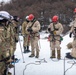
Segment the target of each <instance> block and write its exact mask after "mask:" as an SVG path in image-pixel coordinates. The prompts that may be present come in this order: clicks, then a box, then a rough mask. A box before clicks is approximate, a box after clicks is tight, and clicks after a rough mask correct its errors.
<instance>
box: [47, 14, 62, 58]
mask: <svg viewBox="0 0 76 75" xmlns="http://www.w3.org/2000/svg"><path fill="white" fill-rule="evenodd" d="M48 31H49V32H50V47H51V57H50V58H56V55H55V54H56V51H55V50H57V59H60V58H61V47H60V43H61V40H60V39H61V37H60V34H61V33H62V32H63V26H62V24H61V23H59V22H58V16H56V15H55V16H53V18H52V23H51V24H50V25H49V27H48Z"/></svg>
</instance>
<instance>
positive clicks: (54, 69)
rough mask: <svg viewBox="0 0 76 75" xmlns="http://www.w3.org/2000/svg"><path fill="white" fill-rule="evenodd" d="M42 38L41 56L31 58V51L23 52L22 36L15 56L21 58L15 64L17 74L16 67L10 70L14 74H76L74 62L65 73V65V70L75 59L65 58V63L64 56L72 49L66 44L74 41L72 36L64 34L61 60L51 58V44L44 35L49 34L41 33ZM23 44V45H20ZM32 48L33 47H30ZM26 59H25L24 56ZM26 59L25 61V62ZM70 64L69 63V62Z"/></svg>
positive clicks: (40, 43) (40, 42) (40, 44)
mask: <svg viewBox="0 0 76 75" xmlns="http://www.w3.org/2000/svg"><path fill="white" fill-rule="evenodd" d="M40 34H41V35H40V36H41V39H40V41H39V46H40V57H39V58H38V59H37V58H35V57H33V58H29V57H28V56H29V55H30V53H27V54H22V51H23V37H22V36H20V37H19V38H20V42H19V43H17V49H16V52H15V57H17V58H19V59H20V62H19V63H16V64H15V74H14V69H13V68H12V69H10V72H12V75H76V65H75V64H74V65H73V67H72V68H71V69H69V70H68V71H66V73H64V66H65V70H67V69H68V68H70V67H71V65H72V64H71V63H73V62H74V61H75V60H74V61H73V60H69V59H68V60H65V65H64V60H63V59H64V57H65V53H66V52H70V51H71V50H68V49H67V47H66V45H67V43H68V42H70V41H72V38H69V36H68V35H66V36H64V40H63V41H62V44H61V47H62V49H61V60H59V61H58V60H57V59H54V60H51V59H50V51H51V50H50V44H49V41H48V40H47V39H43V38H44V37H47V36H48V34H46V33H45V34H44V33H40ZM20 46H21V47H20ZM30 48H31V47H30ZM22 55H23V57H24V60H23V57H22ZM23 61H25V63H23ZM68 62H69V63H70V62H71V63H70V64H69V63H68Z"/></svg>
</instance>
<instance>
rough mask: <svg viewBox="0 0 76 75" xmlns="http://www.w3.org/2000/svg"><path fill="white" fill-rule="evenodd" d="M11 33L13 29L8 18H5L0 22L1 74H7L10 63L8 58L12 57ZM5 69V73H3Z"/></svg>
mask: <svg viewBox="0 0 76 75" xmlns="http://www.w3.org/2000/svg"><path fill="white" fill-rule="evenodd" d="M11 35H12V30H11V29H10V25H9V24H8V20H7V19H3V20H2V22H1V23H0V51H1V52H0V60H2V61H1V62H0V64H1V65H2V66H1V65H0V71H1V72H0V73H1V74H0V75H6V71H7V67H6V66H7V65H9V63H10V62H11V61H10V62H9V63H8V60H10V58H11V52H10V51H11V42H12V40H11ZM3 71H4V74H3Z"/></svg>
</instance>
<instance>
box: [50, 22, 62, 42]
mask: <svg viewBox="0 0 76 75" xmlns="http://www.w3.org/2000/svg"><path fill="white" fill-rule="evenodd" d="M53 28H54V30H53V31H52V32H54V31H58V30H59V29H58V28H55V25H54V23H53ZM51 36H52V40H51V42H55V41H56V40H57V39H56V38H55V36H60V35H54V34H53V33H52V34H51ZM60 37H61V36H60ZM57 41H59V42H61V40H57Z"/></svg>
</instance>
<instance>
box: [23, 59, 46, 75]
mask: <svg viewBox="0 0 76 75" xmlns="http://www.w3.org/2000/svg"><path fill="white" fill-rule="evenodd" d="M42 62H43V63H47V61H46V60H45V58H43V59H39V60H38V61H35V63H28V64H26V65H25V68H24V70H23V75H24V72H25V70H26V69H27V66H29V65H31V64H34V65H41V63H42Z"/></svg>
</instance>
